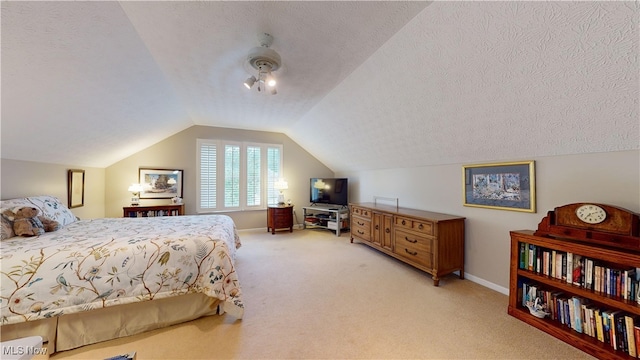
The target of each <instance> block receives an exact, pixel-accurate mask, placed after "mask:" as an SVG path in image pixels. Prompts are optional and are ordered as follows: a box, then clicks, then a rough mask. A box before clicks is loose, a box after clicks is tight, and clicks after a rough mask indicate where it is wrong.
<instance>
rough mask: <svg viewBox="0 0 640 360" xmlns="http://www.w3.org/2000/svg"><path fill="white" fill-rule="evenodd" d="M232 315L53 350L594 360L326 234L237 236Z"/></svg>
mask: <svg viewBox="0 0 640 360" xmlns="http://www.w3.org/2000/svg"><path fill="white" fill-rule="evenodd" d="M240 237H241V240H242V243H243V245H242V248H240V249H239V250H238V256H237V260H236V268H237V271H238V274H239V278H240V283H241V286H242V291H243V300H244V304H245V315H244V318H243V319H242V320H236V319H235V318H233V317H232V316H229V315H223V316H210V317H206V318H201V319H197V320H194V321H191V322H188V323H184V324H179V325H175V326H172V327H168V328H164V329H158V330H154V331H151V332H148V333H144V334H139V335H134V336H129V337H126V338H121V339H116V340H111V341H106V342H102V343H99V344H93V345H88V346H85V347H82V348H79V349H74V350H69V351H64V352H60V353H57V354H54V355H52V356H51V359H54V360H60V359H104V358H106V357H109V356H113V355H116V354H120V353H127V352H131V351H136V353H137V359H138V360H146V359H593V358H592V357H591V356H589V355H587V354H585V353H583V352H581V351H580V350H577V349H576V348H574V347H572V346H570V345H568V344H566V343H564V342H561V341H559V340H557V339H555V338H553V337H551V336H549V335H547V334H546V333H543V332H542V331H540V330H537V329H535V328H533V327H531V326H529V325H527V324H525V323H523V322H521V321H519V320H517V319H515V318H513V317H511V316H509V315H507V303H508V299H507V296H505V295H503V294H500V293H498V292H496V291H493V290H491V289H488V288H486V287H483V286H481V285H478V284H476V283H473V282H471V281H469V280H460V279H459V278H458V277H457V276H455V275H451V276H447V277H444V278H443V279H441V281H440V286H439V287H435V286H433V281H432V280H431V276H430V275H429V274H426V273H424V272H422V271H419V270H416V269H414V268H412V267H410V266H408V265H406V264H404V263H402V262H400V261H398V260H395V259H393V258H391V257H389V256H387V255H385V254H382V253H380V252H378V251H375V250H374V249H371V248H369V247H368V246H366V245H364V244H361V243H358V242H355V243H353V244H352V243H350V242H349V233H348V232H347V233H343V234H342V235H341V236H340V237H336V236H335V235H334V233H332V232H331V231H328V230H322V229H315V230H309V229H307V230H294V231H293V233H289V232H288V231H287V232H278V233H276V235H271V233H267V232H266V230H260V231H258V230H244V231H241V232H240Z"/></svg>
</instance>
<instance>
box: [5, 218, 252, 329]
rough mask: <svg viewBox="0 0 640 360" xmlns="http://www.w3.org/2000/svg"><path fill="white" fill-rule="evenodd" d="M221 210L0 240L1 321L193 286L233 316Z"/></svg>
mask: <svg viewBox="0 0 640 360" xmlns="http://www.w3.org/2000/svg"><path fill="white" fill-rule="evenodd" d="M239 247H240V239H239V237H238V234H237V231H236V227H235V224H234V222H233V220H232V219H231V218H230V217H228V216H226V215H203V216H199V215H190V216H166V217H149V218H104V219H94V220H79V221H76V222H73V223H71V224H69V225H67V226H65V227H63V228H62V229H60V230H58V231H55V232H50V233H45V234H44V235H41V236H38V237H32V238H28V237H13V238H10V239H7V240H3V241H2V242H0V267H1V269H2V272H1V277H0V281H1V283H0V286H1V290H0V295H1V297H0V307H1V316H2V317H1V322H0V323H1V324H12V323H19V322H25V321H31V320H37V319H42V318H49V317H54V316H60V315H63V314H69V313H76V312H80V311H87V310H92V309H97V308H102V307H107V306H113V305H118V304H127V303H133V302H140V301H147V300H153V299H160V298H166V297H169V296H177V295H182V294H186V293H193V292H201V293H204V294H206V295H208V296H211V297H213V298H217V299H220V300H222V304H223V310H224V311H225V312H228V313H230V314H231V315H233V316H235V317H237V318H241V317H242V315H243V310H244V308H243V303H242V299H241V290H240V284H239V282H238V277H237V273H236V271H235V268H234V260H235V251H236V249H237V248H239Z"/></svg>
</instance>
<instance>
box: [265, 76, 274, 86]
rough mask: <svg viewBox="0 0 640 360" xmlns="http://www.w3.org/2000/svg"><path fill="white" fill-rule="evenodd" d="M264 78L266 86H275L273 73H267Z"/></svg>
mask: <svg viewBox="0 0 640 360" xmlns="http://www.w3.org/2000/svg"><path fill="white" fill-rule="evenodd" d="M266 80H267V85H268V86H271V87H274V86H276V78H274V77H273V75H271V74H269V75H267V79H266Z"/></svg>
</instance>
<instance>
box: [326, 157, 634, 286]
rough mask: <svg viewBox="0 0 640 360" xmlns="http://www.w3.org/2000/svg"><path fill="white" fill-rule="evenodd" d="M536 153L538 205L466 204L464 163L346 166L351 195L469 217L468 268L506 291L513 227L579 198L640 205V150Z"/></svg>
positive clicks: (532, 225)
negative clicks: (528, 208) (527, 209)
mask: <svg viewBox="0 0 640 360" xmlns="http://www.w3.org/2000/svg"><path fill="white" fill-rule="evenodd" d="M523 160H534V161H535V166H536V193H537V199H536V200H537V209H538V210H537V213H524V212H515V211H505V210H495V209H486V208H475V207H465V206H463V205H462V204H463V199H462V166H463V165H469V164H451V165H441V166H427V167H419V168H401V169H386V170H371V171H359V172H340V173H338V174H337V175H338V176H346V177H349V184H350V188H349V190H350V197H351V201H355V202H369V201H372V199H373V197H374V196H384V197H391V198H399V203H400V206H403V207H409V208H416V209H421V210H429V211H436V212H442V213H449V214H454V215H459V216H464V217H466V218H467V219H466V221H465V228H466V229H465V230H466V231H465V232H466V245H465V272H466V273H467V274H468V277H469V278H470V279H472V280H474V281H477V282H480V283H484V284H485V285H487V286H489V287H493V288H495V289H496V290H498V291H503V292H505V291H506V288H507V287H508V284H509V241H510V237H509V231H510V230H522V229H536V228H537V226H538V223H539V222H540V220H542V218H543V217H544V216H545V215H546V213H547V211H549V210H553V208H555V207H557V206H561V205H565V204H570V203H575V202H598V203H604V204H610V205H615V206H618V207H622V208H626V209H628V210H631V211H634V212H640V151H622V152H609V153H597V154H582V155H565V156H553V157H539V158H527V159H512V161H523Z"/></svg>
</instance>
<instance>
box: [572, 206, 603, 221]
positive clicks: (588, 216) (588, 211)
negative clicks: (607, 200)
mask: <svg viewBox="0 0 640 360" xmlns="http://www.w3.org/2000/svg"><path fill="white" fill-rule="evenodd" d="M576 215H577V216H578V219H580V220H581V221H583V222H586V223H587V224H599V223H601V222H603V221H604V220H605V219H606V218H607V213H606V212H605V211H604V209H603V208H601V207H600V206H598V205H593V204H585V205H581V206H580V207H578V208H577V209H576Z"/></svg>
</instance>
